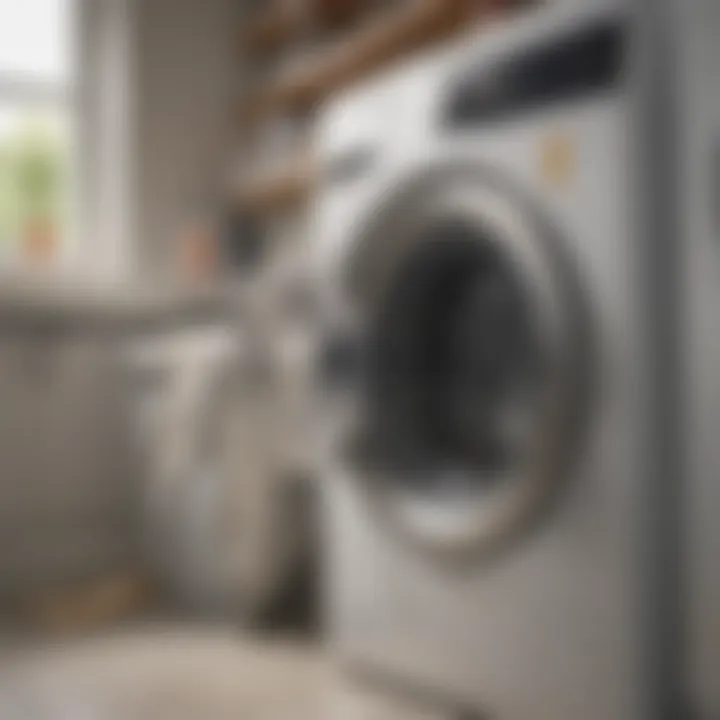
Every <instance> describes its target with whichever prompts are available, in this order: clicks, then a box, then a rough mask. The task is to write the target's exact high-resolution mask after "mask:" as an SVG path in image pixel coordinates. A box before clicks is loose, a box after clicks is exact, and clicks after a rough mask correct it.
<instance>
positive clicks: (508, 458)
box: [344, 168, 588, 550]
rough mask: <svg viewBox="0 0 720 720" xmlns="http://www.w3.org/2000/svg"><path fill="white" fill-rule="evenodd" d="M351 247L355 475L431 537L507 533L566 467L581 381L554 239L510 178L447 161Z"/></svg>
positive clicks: (421, 536)
mask: <svg viewBox="0 0 720 720" xmlns="http://www.w3.org/2000/svg"><path fill="white" fill-rule="evenodd" d="M356 248H357V250H356V252H355V253H354V254H353V256H352V258H351V262H350V265H351V273H350V278H349V296H350V298H351V301H350V302H351V303H352V304H353V307H354V311H353V312H354V316H355V317H356V318H358V328H359V329H358V330H357V336H356V337H357V338H361V340H360V342H357V347H358V357H357V360H358V362H357V367H356V378H355V382H354V384H353V388H354V391H355V394H356V400H357V405H358V412H357V413H356V417H357V421H356V423H355V425H354V427H353V428H352V432H350V433H349V434H348V442H347V443H346V445H345V446H344V452H345V455H346V457H347V458H348V459H349V463H350V466H351V468H352V469H353V471H354V475H355V476H357V477H358V478H360V482H361V483H362V485H363V486H364V487H365V488H367V489H368V490H369V491H370V492H369V494H370V497H371V498H372V499H373V501H374V502H375V506H376V507H377V508H378V509H380V510H381V511H382V514H383V515H385V516H388V517H389V518H390V519H391V520H392V523H393V525H394V526H395V527H396V528H400V529H402V530H404V531H409V534H410V535H411V536H412V537H413V538H415V539H416V540H420V541H422V542H424V543H425V544H430V545H431V546H432V547H433V548H435V549H438V548H445V549H452V550H458V549H461V548H468V547H472V548H473V549H474V550H478V549H479V548H481V547H486V548H491V547H495V546H496V545H497V544H498V542H499V541H504V540H506V539H508V538H511V537H515V536H517V535H518V531H519V530H521V529H524V528H526V527H529V526H530V525H531V523H530V522H529V521H530V520H531V519H532V518H535V517H537V516H538V515H539V512H538V511H539V510H540V509H541V508H544V507H546V506H547V502H546V501H547V499H549V497H550V496H551V495H552V493H551V492H550V491H551V490H552V489H554V488H556V487H557V486H558V485H559V480H560V479H561V478H563V477H564V476H566V474H567V461H568V459H569V458H570V456H571V455H573V454H574V450H575V448H576V446H577V441H578V438H577V429H578V427H580V426H581V422H580V421H581V415H582V412H581V410H582V407H583V406H584V405H585V402H584V400H585V398H586V395H587V393H586V389H587V387H586V386H587V379H588V378H587V370H588V367H587V365H588V363H587V360H588V357H587V354H588V343H587V317H586V314H585V313H584V312H583V310H582V308H583V307H584V305H585V303H584V298H583V293H582V292H581V288H580V284H579V282H578V275H577V272H576V268H573V267H572V262H570V260H569V258H568V254H567V247H566V245H565V244H564V243H563V241H562V239H561V238H559V237H558V236H557V235H556V234H555V233H554V232H553V229H552V227H551V225H550V224H549V223H547V222H545V221H543V219H541V218H540V216H539V215H538V213H537V212H536V211H534V210H533V209H532V208H531V207H530V205H529V203H528V202H527V201H526V200H525V199H524V198H522V197H521V196H520V195H519V194H518V193H517V192H515V191H513V189H512V188H510V187H507V186H506V185H505V184H503V183H501V182H499V181H498V180H497V179H496V178H491V177H489V176H488V175H487V174H485V173H482V172H478V171H475V170H472V171H470V170H468V169H459V168H455V169H445V170H440V171H435V172H434V173H430V174H428V175H427V176H425V177H423V178H421V179H420V180H418V181H416V182H415V183H413V184H411V186H410V187H409V189H408V190H405V191H402V192H400V193H399V197H396V198H394V199H391V200H390V201H389V202H388V204H387V206H386V207H385V208H384V209H381V211H380V212H379V213H378V214H377V216H376V218H375V219H374V220H373V221H372V222H371V223H370V225H369V226H368V227H366V228H365V230H364V231H363V233H362V237H361V238H360V239H359V241H358V244H357V246H356Z"/></svg>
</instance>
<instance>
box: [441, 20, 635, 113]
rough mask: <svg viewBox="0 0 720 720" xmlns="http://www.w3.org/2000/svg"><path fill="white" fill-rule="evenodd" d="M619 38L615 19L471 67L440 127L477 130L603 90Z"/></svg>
mask: <svg viewBox="0 0 720 720" xmlns="http://www.w3.org/2000/svg"><path fill="white" fill-rule="evenodd" d="M623 35H624V25H623V23H622V22H621V21H620V20H619V19H617V20H605V21H602V22H596V23H594V24H593V25H590V26H585V27H583V28H582V29H578V30H575V31H574V32H572V33H570V32H568V33H566V34H564V35H558V36H556V37H555V38H552V39H550V40H549V41H544V42H543V43H542V44H537V45H535V46H534V47H528V48H524V49H523V50H521V51H520V52H518V53H516V54H514V55H512V56H505V57H503V58H502V59H501V60H498V61H495V62H494V63H493V62H491V63H489V64H488V63H487V61H483V62H482V63H480V64H476V65H475V66H473V67H471V68H470V69H468V70H466V71H465V72H464V73H463V75H462V76H461V77H460V79H459V80H458V81H457V83H456V84H455V86H454V89H453V90H451V92H450V96H449V100H448V104H447V105H446V110H445V112H444V113H443V123H444V125H446V126H448V127H465V126H470V125H477V124H481V123H484V122H490V121H495V120H499V119H506V118H508V117H509V116H512V115H514V114H518V113H524V112H528V111H531V110H535V109H539V108H541V107H545V106H549V105H554V104H557V103H562V102H567V101H569V100H577V99H580V98H583V97H587V96H591V95H595V94H597V93H600V92H603V91H607V90H609V89H611V88H613V87H615V86H616V85H617V84H618V82H619V80H620V78H621V72H622V65H623V44H624V43H623Z"/></svg>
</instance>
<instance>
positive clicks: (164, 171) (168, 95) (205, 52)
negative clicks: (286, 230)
mask: <svg viewBox="0 0 720 720" xmlns="http://www.w3.org/2000/svg"><path fill="white" fill-rule="evenodd" d="M136 13H137V15H136V24H137V28H138V34H137V40H136V42H137V45H136V47H137V58H136V69H135V72H136V81H137V92H136V96H137V125H136V132H137V140H138V146H137V153H138V167H137V177H138V184H137V188H138V192H137V202H138V238H137V243H138V244H137V254H136V260H137V265H138V266H139V269H140V270H141V272H143V273H145V274H148V273H149V274H151V275H153V276H155V277H157V276H162V275H164V274H166V273H167V271H168V269H169V268H168V261H169V258H171V257H172V243H173V240H174V239H175V238H176V237H177V233H178V229H179V228H180V227H182V225H183V223H184V222H186V221H187V220H188V218H191V217H193V216H194V215H195V214H197V213H198V212H203V211H204V210H206V209H207V206H208V205H210V208H212V206H213V204H214V203H216V202H217V200H218V198H220V197H222V194H223V192H225V191H226V189H227V188H226V180H227V177H228V175H229V172H230V169H231V168H230V163H231V158H232V152H233V146H234V136H235V127H234V126H235V122H234V113H233V108H234V104H235V99H236V97H237V85H238V77H239V74H238V57H237V29H238V2H237V0H202V1H199V0H139V2H138V6H137V11H136Z"/></svg>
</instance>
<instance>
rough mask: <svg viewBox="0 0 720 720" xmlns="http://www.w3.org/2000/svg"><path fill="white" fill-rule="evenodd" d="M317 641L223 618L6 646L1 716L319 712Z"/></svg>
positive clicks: (322, 696) (206, 717)
mask: <svg viewBox="0 0 720 720" xmlns="http://www.w3.org/2000/svg"><path fill="white" fill-rule="evenodd" d="M328 665H329V663H328V662H327V661H326V659H325V658H324V656H323V653H322V650H321V648H320V646H319V644H317V643H313V642H312V641H308V640H306V639H296V638H271V639H268V638H255V637H252V636H248V635H243V634H241V633H239V632H238V631H236V630H234V629H232V628H228V627H221V626H219V627H211V628H208V627H187V626H152V627H142V628H136V629H134V630H132V631H128V630H126V631H124V632H119V631H118V632H116V633H114V634H112V635H106V636H103V637H95V638H92V639H85V640H76V641H73V642H69V641H63V642H56V643H54V644H50V643H43V644H42V646H38V645H33V646H31V647H25V648H22V649H17V650H16V651H15V652H14V653H13V654H12V655H9V654H8V653H7V652H6V653H5V655H4V664H3V665H2V668H1V672H0V718H2V719H3V720H6V719H7V720H165V719H166V718H167V719H168V720H169V719H172V720H230V719H232V720H310V719H312V720H318V718H325V717H328V714H327V706H326V700H327V691H328V687H329V677H330V673H329V669H328Z"/></svg>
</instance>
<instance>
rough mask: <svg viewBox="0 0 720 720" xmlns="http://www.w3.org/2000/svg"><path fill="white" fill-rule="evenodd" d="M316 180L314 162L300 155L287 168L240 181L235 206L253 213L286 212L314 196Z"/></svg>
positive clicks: (315, 163) (316, 174)
mask: <svg viewBox="0 0 720 720" xmlns="http://www.w3.org/2000/svg"><path fill="white" fill-rule="evenodd" d="M318 177H319V168H318V164H317V162H316V161H315V160H314V159H313V158H312V157H310V156H309V155H301V156H299V157H297V158H295V159H294V160H293V161H291V162H290V163H289V164H288V165H286V166H284V167H282V168H277V169H271V170H268V171H265V172H263V173H260V174H258V175H256V176H254V177H252V178H249V179H247V180H246V181H245V182H243V183H242V184H241V186H240V188H239V189H238V191H237V201H238V203H239V204H240V205H241V206H242V207H244V208H246V209H248V210H249V211H251V212H255V213H260V214H263V213H268V212H274V211H278V210H286V209H289V208H291V207H293V206H296V205H299V204H302V203H303V202H305V201H306V200H307V199H308V198H309V197H310V196H311V195H312V193H313V191H314V189H315V187H316V185H317V181H318Z"/></svg>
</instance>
